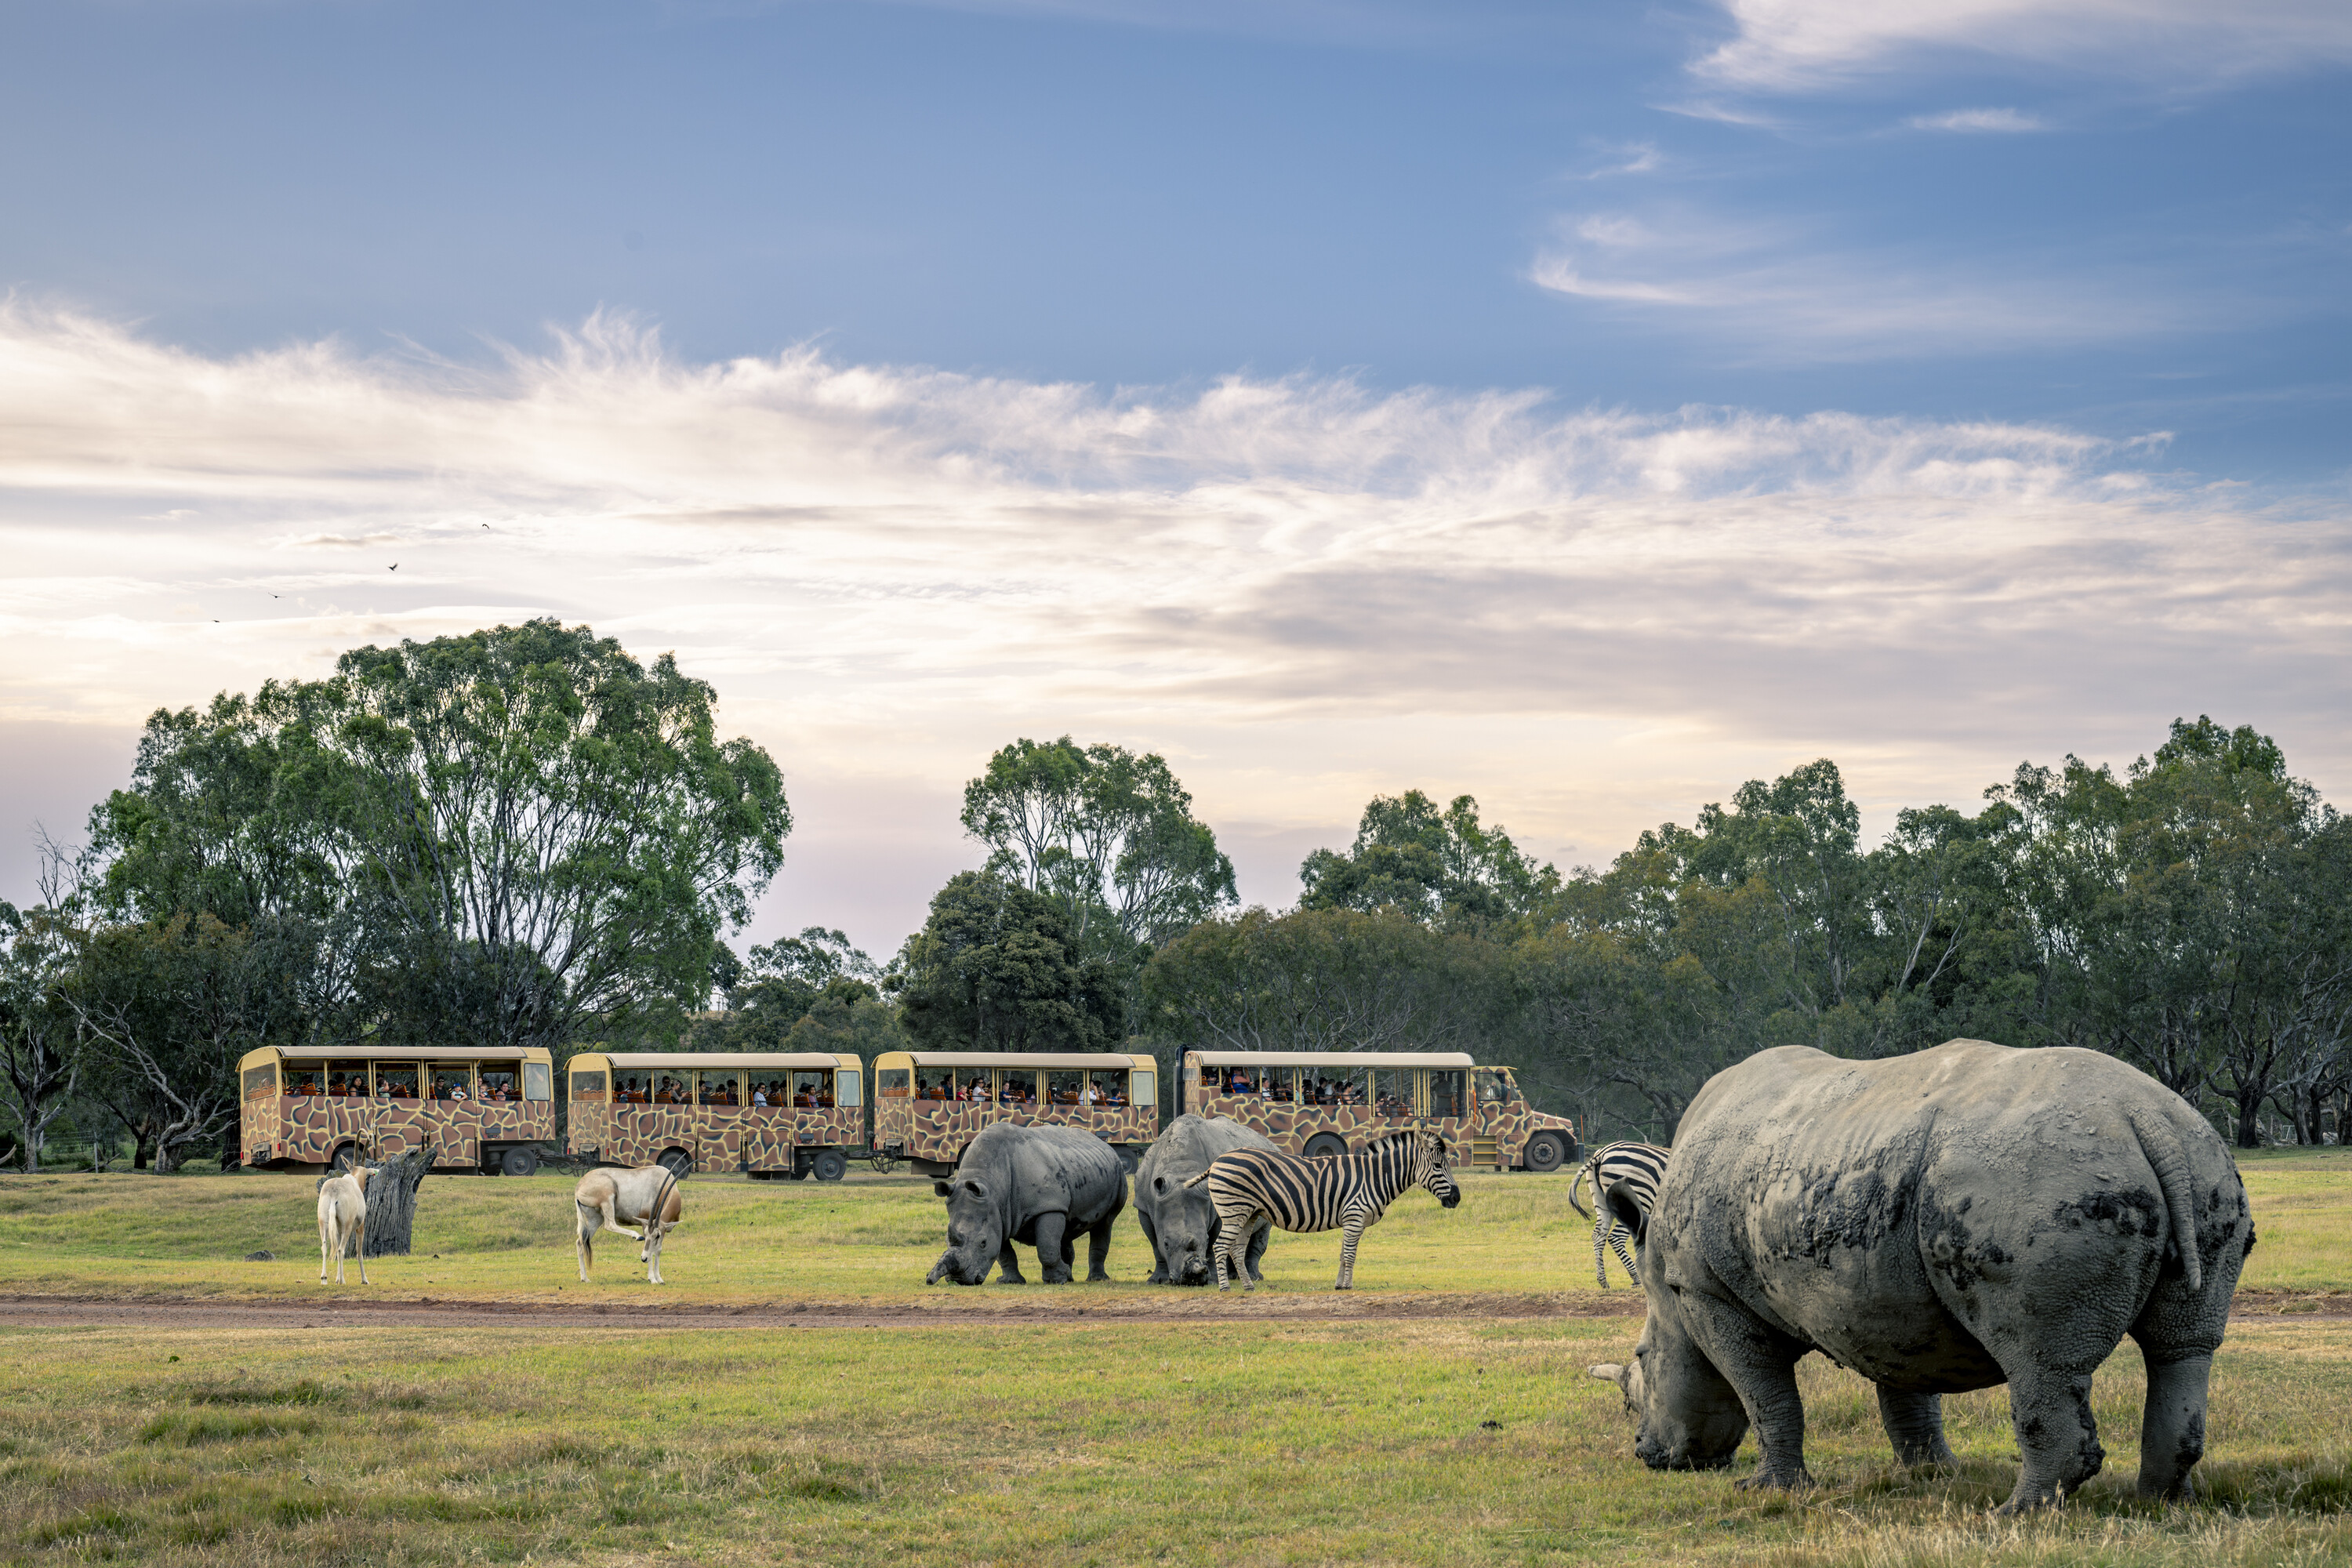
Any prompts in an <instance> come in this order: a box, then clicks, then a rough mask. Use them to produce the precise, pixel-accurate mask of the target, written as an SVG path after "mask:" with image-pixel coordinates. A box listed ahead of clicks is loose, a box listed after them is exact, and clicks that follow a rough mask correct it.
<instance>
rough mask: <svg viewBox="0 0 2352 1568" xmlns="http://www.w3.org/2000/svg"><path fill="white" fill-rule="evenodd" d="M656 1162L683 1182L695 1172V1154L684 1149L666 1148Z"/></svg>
mask: <svg viewBox="0 0 2352 1568" xmlns="http://www.w3.org/2000/svg"><path fill="white" fill-rule="evenodd" d="M654 1163H655V1164H656V1165H659V1166H660V1167H661V1168H662V1169H663V1170H665V1171H667V1172H668V1173H670V1174H671V1175H673V1176H676V1177H677V1179H678V1180H679V1181H681V1182H682V1181H684V1180H686V1179H687V1177H688V1176H690V1175H692V1174H694V1156H693V1155H691V1154H689V1153H688V1152H686V1151H685V1150H683V1149H665V1150H663V1151H662V1156H661V1158H660V1159H658V1160H656V1161H655V1162H654Z"/></svg>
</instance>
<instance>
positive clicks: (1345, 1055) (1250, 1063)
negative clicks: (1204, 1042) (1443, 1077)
mask: <svg viewBox="0 0 2352 1568" xmlns="http://www.w3.org/2000/svg"><path fill="white" fill-rule="evenodd" d="M1184 1054H1185V1056H1186V1058H1188V1059H1190V1060H1192V1061H1196V1062H1198V1063H1200V1064H1201V1065H1202V1067H1213V1068H1223V1067H1276V1068H1312V1067H1334V1068H1466V1067H1475V1066H1477V1065H1478V1064H1477V1063H1476V1062H1475V1060H1474V1059H1473V1058H1471V1055H1470V1053H1469V1052H1467V1051H1187V1052H1185V1053H1184Z"/></svg>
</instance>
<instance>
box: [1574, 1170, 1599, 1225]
mask: <svg viewBox="0 0 2352 1568" xmlns="http://www.w3.org/2000/svg"><path fill="white" fill-rule="evenodd" d="M1587 1176H1592V1166H1591V1163H1589V1162H1588V1163H1585V1164H1582V1165H1580V1166H1578V1167H1577V1170H1576V1174H1574V1175H1573V1176H1570V1178H1569V1179H1568V1206H1569V1207H1570V1208H1572V1209H1574V1210H1575V1211H1576V1212H1577V1213H1578V1214H1580V1215H1584V1217H1585V1218H1586V1219H1591V1217H1592V1216H1591V1215H1589V1214H1585V1213H1584V1205H1582V1204H1580V1203H1578V1202H1577V1201H1576V1189H1577V1188H1579V1187H1580V1186H1582V1185H1583V1184H1584V1178H1585V1177H1587ZM1592 1201H1593V1202H1594V1203H1599V1202H1600V1201H1601V1178H1600V1177H1598V1176H1592Z"/></svg>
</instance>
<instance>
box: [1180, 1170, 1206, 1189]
mask: <svg viewBox="0 0 2352 1568" xmlns="http://www.w3.org/2000/svg"><path fill="white" fill-rule="evenodd" d="M1208 1179H1209V1173H1208V1172H1206V1171H1202V1173H1200V1174H1199V1175H1197V1176H1189V1177H1187V1178H1185V1182H1184V1184H1185V1185H1186V1186H1188V1187H1197V1186H1199V1185H1200V1184H1202V1182H1205V1181H1207V1180H1208Z"/></svg>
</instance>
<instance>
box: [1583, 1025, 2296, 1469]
mask: <svg viewBox="0 0 2352 1568" xmlns="http://www.w3.org/2000/svg"><path fill="white" fill-rule="evenodd" d="M1612 1208H1615V1209H1616V1210H1617V1211H1618V1213H1619V1217H1620V1218H1622V1219H1625V1220H1626V1221H1627V1222H1628V1224H1629V1226H1632V1227H1633V1228H1634V1229H1635V1230H1636V1232H1637V1234H1640V1235H1641V1237H1642V1241H1643V1249H1644V1253H1643V1268H1642V1280H1643V1291H1644V1293H1645V1295H1646V1296H1647V1297H1648V1305H1649V1315H1648V1318H1647V1321H1645V1322H1644V1323H1643V1329H1642V1339H1641V1343H1640V1345H1639V1347H1638V1349H1637V1351H1636V1359H1635V1361H1634V1363H1633V1364H1631V1365H1628V1366H1625V1367H1614V1366H1611V1367H1595V1368H1593V1369H1592V1371H1593V1373H1594V1375H1596V1376H1603V1377H1610V1378H1612V1379H1613V1380H1614V1381H1616V1382H1617V1384H1619V1386H1620V1387H1621V1388H1622V1389H1623V1390H1624V1391H1625V1395H1626V1401H1627V1404H1628V1405H1630V1406H1632V1407H1633V1411H1634V1413H1635V1414H1636V1415H1640V1416H1641V1418H1642V1420H1641V1434H1640V1436H1639V1437H1638V1438H1637V1439H1636V1442H1635V1448H1634V1451H1635V1453H1636V1454H1638V1455H1639V1456H1640V1458H1642V1459H1643V1461H1644V1462H1645V1463H1647V1464H1648V1465H1649V1466H1650V1467H1651V1468H1654V1469H1669V1468H1672V1469H1685V1468H1721V1467H1723V1466H1727V1465H1728V1464H1730V1463H1731V1459H1732V1455H1733V1452H1734V1451H1735V1450H1736V1449H1737V1448H1738V1446H1739V1441H1740V1438H1741V1437H1742V1436H1744V1435H1745V1433H1746V1432H1747V1430H1748V1425H1749V1423H1750V1422H1751V1421H1752V1422H1753V1423H1754V1425H1755V1426H1756V1429H1757V1436H1758V1440H1759V1447H1761V1449H1762V1451H1763V1458H1762V1463H1761V1465H1760V1466H1759V1468H1758V1470H1757V1471H1756V1473H1755V1475H1754V1476H1752V1477H1750V1478H1748V1479H1747V1480H1745V1481H1743V1482H1742V1483H1741V1484H1742V1485H1743V1486H1759V1485H1761V1486H1797V1485H1803V1484H1806V1483H1807V1481H1808V1478H1807V1476H1806V1473H1805V1468H1804V1408H1803V1406H1802V1405H1801V1402H1800V1401H1799V1399H1798V1395H1797V1385H1796V1379H1795V1376H1794V1368H1795V1364H1796V1363H1797V1361H1798V1359H1799V1358H1800V1357H1801V1356H1802V1355H1803V1354H1804V1353H1805V1352H1808V1351H1811V1350H1819V1351H1821V1352H1823V1353H1824V1354H1826V1355H1828V1356H1829V1357H1830V1358H1831V1359H1832V1360H1833V1361H1835V1362H1837V1363H1839V1364H1841V1365H1843V1366H1845V1367H1849V1368H1851V1369H1852V1370H1853V1371H1855V1372H1857V1373H1861V1374H1862V1375H1863V1376H1864V1377H1867V1378H1869V1379H1871V1380H1872V1381H1873V1382H1874V1383H1875V1384H1877V1385H1878V1404H1879V1415H1880V1418H1881V1420H1882V1422H1883V1424H1884V1425H1885V1428H1886V1434H1887V1436H1888V1437H1889V1438H1890V1439H1891V1440H1892V1441H1893V1442H1894V1445H1895V1453H1896V1456H1897V1457H1898V1458H1901V1459H1902V1460H1903V1461H1904V1462H1905V1463H1906V1464H1916V1463H1949V1462H1950V1460H1951V1458H1952V1455H1951V1450H1950V1448H1949V1447H1947V1446H1946V1444H1945V1441H1944V1432H1943V1414H1942V1405H1941V1396H1942V1395H1943V1394H1952V1393H1958V1392H1961V1391H1963V1390H1967V1389H1973V1388H1987V1387H1990V1386H1992V1385H1993V1384H2000V1383H2004V1382H2005V1383H2007V1384H2009V1389H2010V1412H2011V1419H2012V1421H2013V1423H2014V1425H2015V1428H2016V1434H2017V1444H2018V1450H2019V1453H2020V1454H2021V1456H2022V1458H2023V1464H2022V1466H2021V1469H2020V1473H2019V1476H2018V1481H2017V1489H2016V1490H2015V1491H2014V1492H2013V1493H2012V1494H2011V1497H2010V1500H2009V1501H2008V1503H2007V1504H2006V1505H2005V1506H2004V1508H2003V1510H2002V1511H2003V1512H2014V1511H2017V1510H2021V1509H2025V1508H2032V1507H2037V1506H2040V1505H2042V1504H2045V1503H2052V1502H2055V1501H2058V1500H2061V1499H2063V1496H2064V1494H2065V1493H2067V1492H2071V1491H2073V1490H2074V1489H2076V1488H2078V1487H2080V1486H2082V1485H2083V1484H2084V1482H2085V1481H2088V1480H2089V1479H2091V1478H2092V1477H2093V1476H2095V1475H2096V1474H2097V1473H2098V1471H2099V1467H2100V1465H2101V1463H2102V1462H2103V1460H2104V1458H2105V1455H2104V1452H2103V1450H2102V1449H2101V1448H2100V1447H2099V1441H2098V1431H2097V1426H2096V1423H2095V1420H2094V1419H2093V1416H2092V1413H2091V1406H2090V1390H2091V1373H2092V1371H2093V1369H2095V1367H2097V1366H2098V1364H2099V1363H2101V1362H2103V1361H2105V1359H2106V1357H2107V1355H2108V1353H2109V1352H2112V1351H2113V1350H2114V1349H2115V1348H2116V1344H2117V1343H2118V1342H2121V1340H2122V1339H2123V1337H2124V1335H2126V1333H2128V1334H2130V1335H2131V1336H2132V1338H2133V1339H2135V1340H2136V1341H2137V1342H2138V1343H2139V1347H2140V1350H2141V1352H2142V1354H2143V1356H2144V1358H2145V1360H2146V1362H2147V1369H2148V1372H2147V1406H2146V1410H2145V1413H2144V1416H2143V1420H2142V1425H2141V1446H2140V1451H2141V1456H2142V1457H2141V1462H2140V1473H2139V1489H2140V1491H2141V1493H2142V1494H2143V1495H2147V1496H2151V1497H2160V1498H2172V1497H2179V1496H2180V1495H2182V1493H2183V1492H2184V1491H2186V1490H2187V1489H2188V1487H2189V1471H2190V1468H2191V1467H2193V1466H2194V1465H2195V1464H2196V1463H2197V1461H2198V1460H2199V1459H2200V1458H2202V1457H2203V1454H2204V1439H2205V1393H2206V1380H2207V1377H2208V1375H2209V1373H2210V1371H2211V1368H2212V1357H2213V1352H2214V1351H2215V1350H2216V1349H2218V1348H2219V1347H2220V1345H2221V1332H2222V1329H2223V1326H2224V1324H2225V1322H2226V1321H2227V1320H2228V1317H2229V1310H2230V1298H2231V1294H2232V1292H2233V1291H2234V1290H2235V1289H2236V1288H2237V1281H2238V1272H2239V1269H2240V1268H2241V1267H2242V1265H2243V1264H2244V1261H2245V1257H2246V1254H2247V1253H2248V1252H2249V1251H2251V1250H2252V1247H2253V1243H2254V1232H2253V1223H2252V1216H2251V1215H2249V1213H2248V1210H2247V1207H2246V1194H2245V1188H2244V1186H2243V1185H2242V1184H2241V1183H2240V1182H2239V1180H2238V1171H2237V1166H2236V1163H2234V1162H2233V1161H2232V1160H2231V1156H2230V1152H2229V1150H2228V1149H2227V1148H2225V1147H2224V1146H2223V1145H2222V1143H2221V1139H2220V1138H2219V1137H2218V1136H2216V1135H2215V1133H2214V1131H2213V1130H2212V1129H2211V1127H2210V1126H2209V1125H2207V1123H2206V1121H2205V1120H2204V1119H2203V1118H2202V1117H2200V1116H2199V1115H2198V1114H2197V1113H2196V1112H2195V1111H2194V1110H2190V1109H2189V1106H2188V1105H2187V1104H2186V1103H2185V1102H2184V1101H2183V1100H2181V1099H2180V1097H2179V1096H2178V1095H2176V1094H2174V1093H2172V1092H2171V1091H2170V1090H2168V1089H2165V1088H2164V1087H2163V1086H2162V1085H2160V1084H2158V1083H2157V1082H2156V1081H2155V1080H2154V1079H2150V1078H2148V1077H2147V1076H2146V1075H2145V1074H2142V1073H2140V1072H2138V1071H2137V1070H2136V1069H2134V1068H2130V1067H2127V1066H2126V1065H2125V1064H2124V1063H2122V1062H2120V1061H2117V1060H2116V1059H2115V1058H2112V1057H2107V1056H2103V1055H2101V1054H2099V1053H2097V1052H2095V1051H2085V1050H2075V1049H2072V1048H2053V1049H2048V1050H2012V1049H2011V1048H2010V1047H2005V1046H1996V1045H1991V1044H1989V1043H1987V1042H1985V1041H1982V1040H1953V1041H1949V1042H1948V1043H1946V1044H1944V1045H1941V1046H1937V1047H1935V1048H1934V1049H1933V1050H1927V1051H1921V1052H1919V1053H1918V1054H1916V1055H1915V1056H1908V1057H1897V1058H1891V1059H1886V1060H1881V1061H1846V1060H1842V1059H1840V1058H1834V1057H1830V1056H1825V1055H1823V1054H1822V1052H1819V1051H1816V1050H1812V1049H1810V1048H1808V1047H1795V1046H1792V1047H1781V1048H1780V1049H1777V1050H1770V1051H1765V1052H1761V1053H1759V1055H1757V1056H1755V1057H1751V1058H1748V1060H1747V1061H1745V1062H1743V1063H1741V1064H1740V1065H1739V1066H1738V1067H1735V1068H1729V1069H1728V1070H1727V1071H1725V1072H1722V1073H1718V1074H1717V1075H1716V1077H1715V1078H1713V1079H1710V1080H1709V1081H1708V1082H1707V1084H1706V1087H1705V1088H1704V1089H1701V1090H1700V1091H1699V1095H1698V1098H1697V1099H1696V1100H1693V1101H1692V1102H1691V1108H1690V1110H1689V1112H1688V1113H1687V1114H1686V1115H1685V1117H1684V1119H1683V1122H1682V1126H1681V1128H1680V1130H1679V1131H1677V1133H1676V1135H1675V1152H1674V1158H1673V1159H1672V1160H1671V1161H1670V1162H1669V1163H1668V1164H1667V1167H1666V1173H1665V1176H1664V1181H1663V1182H1662V1184H1661V1185H1660V1189H1659V1193H1658V1198H1657V1203H1656V1205H1655V1207H1654V1209H1653V1210H1652V1212H1651V1214H1650V1215H1649V1217H1648V1223H1647V1226H1646V1229H1645V1230H1644V1229H1643V1227H1642V1226H1638V1225H1633V1222H1634V1221H1636V1220H1638V1219H1640V1218H1641V1215H1639V1212H1638V1210H1637V1209H1635V1208H1634V1206H1633V1205H1632V1204H1631V1202H1630V1201H1629V1200H1621V1198H1620V1197H1618V1196H1617V1195H1614V1194H1612Z"/></svg>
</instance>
